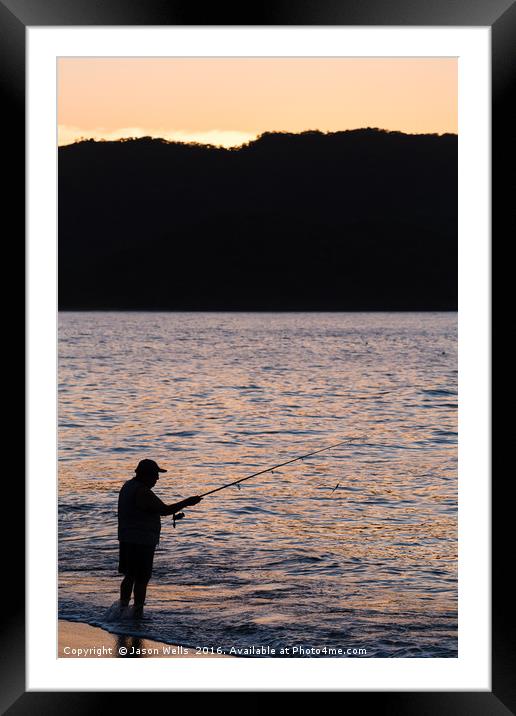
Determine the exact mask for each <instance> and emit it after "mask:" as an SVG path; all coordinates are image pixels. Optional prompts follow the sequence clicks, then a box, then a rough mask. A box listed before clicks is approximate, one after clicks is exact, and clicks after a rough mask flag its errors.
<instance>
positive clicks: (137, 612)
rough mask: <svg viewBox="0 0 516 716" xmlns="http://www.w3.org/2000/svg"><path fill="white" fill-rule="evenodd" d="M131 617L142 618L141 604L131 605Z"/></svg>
mask: <svg viewBox="0 0 516 716" xmlns="http://www.w3.org/2000/svg"><path fill="white" fill-rule="evenodd" d="M133 617H134V618H135V619H142V618H143V606H141V605H139V604H138V605H136V604H135V605H134V607H133Z"/></svg>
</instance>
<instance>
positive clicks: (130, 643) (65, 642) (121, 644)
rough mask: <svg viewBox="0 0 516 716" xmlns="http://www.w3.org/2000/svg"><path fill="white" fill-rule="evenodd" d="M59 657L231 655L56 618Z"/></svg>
mask: <svg viewBox="0 0 516 716" xmlns="http://www.w3.org/2000/svg"><path fill="white" fill-rule="evenodd" d="M57 655H58V657H60V658H65V659H84V658H86V659H115V658H151V659H185V658H186V659H191V658H193V659H198V658H201V659H202V658H208V659H210V658H212V659H213V658H220V657H222V658H232V657H228V656H226V655H225V654H217V653H215V654H212V653H197V651H196V649H193V648H191V647H183V646H178V645H171V644H165V643H164V642H160V641H153V640H152V639H142V638H140V637H136V636H128V635H127V634H111V633H110V632H107V631H105V630H104V629H100V628H99V627H93V626H90V625H89V624H82V623H80V622H70V621H65V620H64V619H60V620H59V626H58V654H57Z"/></svg>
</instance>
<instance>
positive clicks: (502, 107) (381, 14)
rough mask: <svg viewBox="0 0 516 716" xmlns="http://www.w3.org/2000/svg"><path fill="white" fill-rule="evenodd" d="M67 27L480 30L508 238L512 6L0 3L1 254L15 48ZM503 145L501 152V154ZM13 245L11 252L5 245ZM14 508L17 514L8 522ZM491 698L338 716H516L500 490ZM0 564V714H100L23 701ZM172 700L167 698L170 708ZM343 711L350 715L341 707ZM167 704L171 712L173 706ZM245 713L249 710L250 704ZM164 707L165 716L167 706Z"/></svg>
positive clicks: (404, 699) (16, 128) (448, 696)
mask: <svg viewBox="0 0 516 716" xmlns="http://www.w3.org/2000/svg"><path fill="white" fill-rule="evenodd" d="M67 25H68V26H71V25H74V26H78V25H91V26H95V25H97V26H98V25H111V26H113V25H121V26H124V25H125V26H127V25H142V26H145V25H149V26H156V25H172V26H186V25H229V26H245V25H265V26H267V25H297V26H301V25H303V26H322V25H350V26H353V25H361V26H367V25H373V26H374V25H384V26H385V25H387V26H388V25H402V26H424V25H431V26H484V27H490V28H491V33H492V55H491V59H492V235H493V237H494V236H496V237H497V241H498V242H501V241H503V238H504V232H508V231H509V229H508V227H509V225H510V216H511V214H510V212H511V207H512V204H513V197H512V196H511V187H510V183H508V182H506V177H507V176H509V175H510V174H511V170H512V168H513V166H514V161H513V160H514V157H513V151H514V150H513V149H512V151H511V150H510V148H509V149H508V147H507V144H506V139H507V137H509V136H510V135H512V133H513V132H514V127H513V126H511V124H512V122H511V120H512V117H513V115H511V113H510V111H509V103H510V101H511V99H513V101H514V98H512V96H511V94H512V93H513V88H514V86H516V83H515V73H516V4H515V3H514V1H513V0H433V1H432V2H431V3H429V2H426V1H425V0H392V1H390V2H387V0H361V1H360V2H345V0H317V2H313V3H307V2H301V1H300V0H297V1H296V2H292V3H285V2H279V1H278V2H275V3H269V4H263V5H261V6H249V7H247V8H245V6H243V5H241V6H240V9H238V8H235V7H231V8H229V6H228V7H225V6H221V5H220V4H219V3H217V4H215V3H213V4H211V5H210V6H209V7H208V8H201V7H200V6H199V5H198V4H196V3H195V4H194V3H188V2H184V1H182V2H175V1H174V0H172V1H170V0H145V2H142V1H141V0H124V1H123V2H122V1H120V0H104V2H94V1H92V0H0V97H1V98H2V108H3V112H2V113H1V115H2V117H1V121H2V124H3V130H4V137H7V136H8V137H9V142H8V143H9V145H10V146H11V148H13V147H14V148H15V150H14V152H13V154H12V157H13V161H11V162H10V164H9V173H8V182H7V184H6V186H5V188H4V194H3V199H4V201H3V202H2V203H3V207H2V208H3V214H4V216H3V218H4V225H9V226H10V227H11V230H10V231H11V237H12V238H11V244H15V245H17V246H18V247H23V246H24V244H25V242H24V237H25V162H24V146H25V38H26V28H27V27H34V26H67ZM513 146H514V145H512V147H513ZM15 237H16V240H15ZM9 490H10V498H9V503H10V504H13V505H20V506H23V505H24V499H25V497H24V485H23V483H22V482H21V481H16V480H10V485H9ZM21 509H22V507H20V510H21ZM492 509H493V512H492V578H493V581H492V586H493V589H492V691H490V692H486V691H460V692H457V691H454V692H411V691H408V692H346V693H345V698H346V700H345V702H344V704H342V703H341V707H342V706H344V708H345V709H346V710H349V709H350V707H351V708H352V707H353V706H355V707H356V708H359V709H360V710H363V709H376V708H378V709H379V710H380V711H381V712H382V713H384V714H398V715H401V714H411V716H412V715H415V714H425V715H426V714H428V715H429V714H434V713H435V714H437V713H439V714H442V715H443V716H444V715H445V714H462V713H464V714H468V715H469V716H474V715H476V714H479V716H480V715H482V716H485V715H486V714H493V715H497V714H500V716H501V715H502V714H509V713H516V679H514V674H515V673H516V659H515V647H514V642H513V641H512V640H511V625H512V621H513V609H514V607H513V599H514V598H513V596H512V594H511V591H510V590H509V589H507V587H506V582H505V575H506V565H507V559H508V556H507V549H508V546H509V545H511V542H512V539H511V537H512V535H511V531H512V519H511V518H512V514H510V513H509V510H510V509H512V505H511V503H510V501H507V499H506V494H505V486H503V485H502V484H501V482H500V480H499V481H498V482H495V481H494V480H493V482H492ZM16 537H17V539H15V540H13V541H12V544H11V545H10V550H9V553H8V554H4V555H3V558H4V559H5V569H6V570H7V574H8V575H9V584H10V587H9V590H10V594H9V604H8V605H7V606H6V607H4V610H3V617H4V619H5V624H4V627H3V629H2V642H3V643H2V650H1V651H0V668H1V687H0V709H1V711H2V713H8V714H10V716H20V715H21V714H29V713H30V714H32V713H43V714H47V713H49V714H53V713H72V712H73V713H74V714H86V713H88V714H89V713H92V712H94V711H97V712H98V713H104V712H107V711H108V709H109V710H110V711H111V710H112V709H113V708H115V699H116V705H119V701H120V698H121V696H122V694H120V693H114V692H103V693H101V694H99V693H96V692H84V693H82V692H81V693H79V692H66V691H63V692H49V691H39V692H26V686H25V576H24V568H23V564H24V556H25V555H24V535H23V533H22V531H21V529H20V528H18V531H17V534H16ZM178 697H179V694H177V695H175V696H174V698H175V699H177V698H178ZM129 698H130V699H131V703H132V707H133V708H138V707H139V706H141V707H144V702H143V701H142V699H143V698H145V699H146V701H145V705H146V706H148V693H146V694H145V695H142V694H140V693H131V694H130V695H129ZM353 702H355V703H353ZM177 703H178V702H177V701H176V704H177ZM255 705H256V704H255ZM172 706H173V705H172Z"/></svg>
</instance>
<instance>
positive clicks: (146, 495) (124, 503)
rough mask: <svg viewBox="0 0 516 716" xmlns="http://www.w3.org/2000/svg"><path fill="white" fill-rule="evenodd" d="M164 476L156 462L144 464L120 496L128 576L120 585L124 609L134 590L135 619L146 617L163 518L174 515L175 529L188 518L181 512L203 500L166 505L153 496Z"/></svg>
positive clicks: (123, 566) (122, 565)
mask: <svg viewBox="0 0 516 716" xmlns="http://www.w3.org/2000/svg"><path fill="white" fill-rule="evenodd" d="M160 472H167V471H166V470H164V469H163V468H161V467H159V466H158V464H157V463H156V462H154V460H141V461H140V462H139V463H138V466H137V467H136V470H135V473H136V474H135V476H134V477H133V478H132V479H130V480H127V482H125V483H124V484H123V485H122V487H121V489H120V492H119V495H118V539H119V542H120V557H119V563H118V571H119V573H120V574H123V575H124V578H123V580H122V584H121V585H120V607H121V608H124V607H127V606H128V605H129V601H130V599H131V593H132V592H133V590H134V612H133V614H134V616H135V617H141V616H143V605H144V604H145V597H146V594H147V584H148V583H149V580H150V578H151V575H152V564H153V560H154V551H155V549H156V545H157V544H158V543H159V536H160V531H161V515H163V516H165V515H174V525H175V520H178V519H181V518H182V517H184V514H183V513H180V510H182V509H183V508H184V507H191V506H192V505H197V504H198V503H199V502H200V501H201V499H202V498H201V497H198V496H197V495H196V496H194V497H188V498H187V499H186V500H182V501H181V502H176V503H175V504H172V505H166V504H165V503H164V502H162V501H161V500H160V499H159V497H158V496H157V495H155V494H154V492H152V488H153V487H154V485H155V484H156V483H157V481H158V480H159V473H160ZM176 513H179V514H176Z"/></svg>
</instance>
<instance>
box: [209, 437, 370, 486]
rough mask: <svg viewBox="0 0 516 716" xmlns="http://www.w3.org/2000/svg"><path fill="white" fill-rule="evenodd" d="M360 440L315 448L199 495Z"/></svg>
mask: <svg viewBox="0 0 516 716" xmlns="http://www.w3.org/2000/svg"><path fill="white" fill-rule="evenodd" d="M358 440H360V438H347V439H346V440H341V442H338V443H335V444H334V445H328V446H327V447H323V448H320V449H319V450H314V451H313V452H309V453H307V454H306V455H299V456H298V457H294V458H292V459H291V460H287V461H286V462H281V463H279V464H278V465H273V466H272V467H267V468H266V469H264V470H260V471H259V472H255V473H253V474H252V475H248V476H247V477H241V478H240V480H235V481H234V482H228V483H227V485H222V486H221V487H216V488H215V489H214V490H209V491H208V492H203V494H202V495H199V497H206V496H207V495H213V493H214V492H220V490H225V489H226V487H232V486H233V485H239V484H240V483H241V482H245V481H246V480H250V479H251V478H253V477H258V475H265V473H266V472H272V471H273V470H277V469H278V467H283V466H284V465H291V464H292V463H293V462H297V461H298V460H304V459H305V458H307V457H311V456H312V455H317V454H318V453H320V452H324V451H325V450H331V449H332V448H335V447H339V446H340V445H346V444H349V443H352V442H356V441H358Z"/></svg>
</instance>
